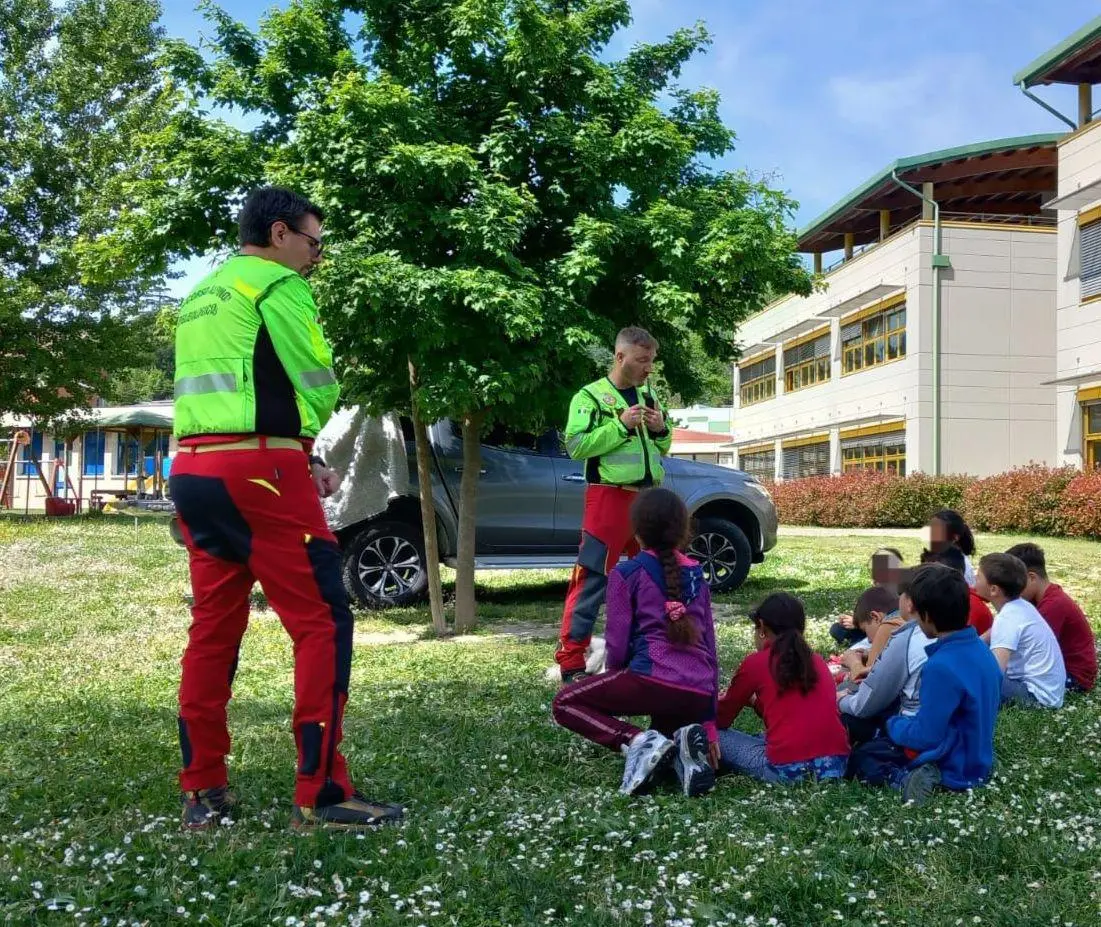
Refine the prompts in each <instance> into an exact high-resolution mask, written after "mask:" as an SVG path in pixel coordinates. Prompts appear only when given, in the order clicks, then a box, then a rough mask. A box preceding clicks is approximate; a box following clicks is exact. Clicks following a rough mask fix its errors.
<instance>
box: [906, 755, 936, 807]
mask: <svg viewBox="0 0 1101 927" xmlns="http://www.w3.org/2000/svg"><path fill="white" fill-rule="evenodd" d="M938 785H940V767H939V766H937V765H936V764H935V763H925V764H924V765H922V766H919V767H918V768H917V769H915V770H913V771H912V772H910V773H909V774H908V775H907V776H906V778H905V779H903V780H902V800H903V801H904V802H912V803H913V804H914V806H915V807H920V806H921V805H924V804H925V803H926V802H927V801H928V800H929V799H930V798H932V797H933V793H934V792H935V791H936V790H937V786H938Z"/></svg>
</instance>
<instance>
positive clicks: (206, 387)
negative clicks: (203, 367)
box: [173, 373, 237, 399]
mask: <svg viewBox="0 0 1101 927" xmlns="http://www.w3.org/2000/svg"><path fill="white" fill-rule="evenodd" d="M235 392H237V376H236V375H235V374H232V373H204V374H202V376H198V377H182V378H181V379H179V380H177V381H176V385H175V386H174V387H173V393H174V395H175V396H176V398H177V399H179V397H180V396H200V395H202V394H203V393H235Z"/></svg>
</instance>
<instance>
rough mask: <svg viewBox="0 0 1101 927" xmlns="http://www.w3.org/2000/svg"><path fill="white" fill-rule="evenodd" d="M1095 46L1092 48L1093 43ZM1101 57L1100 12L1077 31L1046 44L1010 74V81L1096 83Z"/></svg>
mask: <svg viewBox="0 0 1101 927" xmlns="http://www.w3.org/2000/svg"><path fill="white" fill-rule="evenodd" d="M1094 45H1096V46H1098V47H1097V48H1095V49H1092V48H1091V47H1092V46H1094ZM1099 58H1101V16H1098V17H1097V18H1096V19H1091V20H1090V21H1089V22H1088V23H1086V24H1085V25H1084V26H1083V27H1082V28H1081V29H1079V30H1078V31H1077V32H1075V33H1073V34H1071V35H1069V36H1067V37H1066V38H1065V39H1063V41H1062V42H1060V43H1059V44H1058V45H1056V46H1054V47H1053V48H1049V49H1048V50H1047V51H1046V52H1044V53H1043V54H1042V55H1040V57H1039V58H1037V59H1036V60H1035V61H1033V62H1032V63H1031V64H1029V65H1027V66H1026V67H1024V68H1022V69H1021V70H1020V71H1018V72H1017V73H1016V74H1014V75H1013V83H1015V84H1018V85H1020V84H1024V86H1025V87H1035V86H1036V85H1037V84H1079V83H1086V84H1092V83H1096V76H1097V73H1098V61H1097V59H1099Z"/></svg>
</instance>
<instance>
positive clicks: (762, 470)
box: [738, 448, 776, 480]
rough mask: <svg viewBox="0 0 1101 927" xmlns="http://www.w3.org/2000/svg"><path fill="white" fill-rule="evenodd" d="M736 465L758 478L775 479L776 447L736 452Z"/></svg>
mask: <svg viewBox="0 0 1101 927" xmlns="http://www.w3.org/2000/svg"><path fill="white" fill-rule="evenodd" d="M738 466H739V467H740V468H741V469H743V470H744V471H745V472H746V473H748V474H749V475H750V476H755V477H757V479H759V480H774V479H776V449H775V448H772V449H770V450H767V451H751V452H750V453H748V454H746V453H740V454H738Z"/></svg>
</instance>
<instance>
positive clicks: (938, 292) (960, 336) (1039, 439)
mask: <svg viewBox="0 0 1101 927" xmlns="http://www.w3.org/2000/svg"><path fill="white" fill-rule="evenodd" d="M1098 82H1101V17H1098V18H1097V19H1095V20H1093V21H1092V22H1090V23H1088V24H1086V25H1085V26H1084V27H1083V28H1082V29H1080V30H1078V31H1077V32H1076V33H1074V34H1073V35H1071V36H1069V37H1068V38H1067V39H1066V40H1064V41H1063V42H1061V43H1059V45H1057V46H1056V47H1055V48H1053V49H1051V50H1049V51H1047V52H1045V53H1044V54H1042V55H1040V57H1038V58H1037V59H1036V60H1035V61H1033V62H1032V63H1031V64H1030V65H1028V66H1027V67H1026V68H1024V69H1023V70H1022V71H1020V72H1019V73H1018V74H1017V75H1015V77H1014V83H1015V84H1016V85H1017V86H1018V87H1019V88H1020V89H1021V91H1022V92H1023V93H1024V94H1025V95H1026V96H1028V97H1029V98H1030V99H1032V100H1033V101H1035V102H1036V103H1037V104H1038V105H1040V106H1042V107H1044V109H1046V110H1047V111H1048V112H1049V113H1051V115H1052V123H1053V124H1052V128H1053V130H1057V131H1053V132H1052V133H1050V134H1044V135H1033V136H1027V137H1021V138H1005V139H998V140H995V141H990V142H982V143H978V144H973V145H967V146H962V147H958V148H951V149H947V150H943V151H936V152H931V153H928V154H922V155H917V156H914V157H908V158H903V159H901V160H899V161H896V162H895V163H894V164H891V165H889V166H888V167H887V168H885V169H884V170H883V171H881V172H880V173H878V174H877V175H875V176H874V177H872V178H870V179H869V180H868V181H867V182H866V183H864V184H862V185H861V186H860V187H858V188H857V189H856V190H854V191H852V192H851V193H850V194H849V195H848V196H846V197H844V198H843V199H842V200H840V201H839V202H838V203H837V204H836V205H834V206H833V207H831V208H830V209H829V210H827V211H826V212H825V213H823V214H822V215H821V216H819V217H818V218H816V219H815V220H814V221H812V222H811V223H810V224H809V225H807V226H806V227H805V228H803V229H802V230H800V232H799V248H800V250H801V251H803V252H804V253H807V254H809V255H812V256H813V257H812V260H813V261H814V266H815V270H816V271H818V272H820V273H822V278H821V281H822V288H821V289H820V290H819V291H817V292H815V293H814V294H813V295H811V296H810V297H807V298H801V297H786V298H784V299H781V300H778V301H776V302H775V303H772V304H771V305H769V306H766V307H765V308H764V309H762V310H761V311H760V312H759V313H757V314H756V315H755V316H753V317H752V318H751V319H749V320H748V321H747V322H746V324H745V325H743V327H742V329H741V330H740V332H739V336H740V339H741V343H742V346H743V354H742V358H741V360H740V362H739V364H738V367H737V370H736V372H735V381H734V404H735V408H734V410H733V419H734V426H733V429H732V432H733V443H734V445H735V447H736V452H737V456H736V462H737V465H738V466H740V467H741V468H743V469H745V470H748V471H750V472H752V473H755V474H757V475H759V476H761V477H762V478H777V479H784V478H794V477H801V476H811V475H825V474H836V473H842V472H844V471H846V470H850V469H854V468H873V469H877V470H884V471H889V472H897V473H907V472H913V471H922V472H926V473H969V474H973V475H977V476H984V475H988V474H991V473H997V472H1000V471H1003V470H1007V469H1009V468H1011V467H1016V466H1022V465H1025V464H1028V463H1033V462H1035V463H1043V464H1051V465H1059V464H1072V465H1076V466H1081V467H1087V468H1091V469H1094V468H1097V467H1099V466H1101V122H1095V121H1094V116H1095V112H1094V108H1093V85H1094V84H1096V83H1098ZM1065 85H1070V86H1071V87H1073V88H1074V89H1073V92H1071V91H1069V90H1066V89H1062V90H1061V89H1060V88H1061V87H1065ZM1041 88H1052V89H1049V90H1046V91H1044V90H1042V89H1041ZM1060 93H1062V96H1059V94H1060ZM1075 98H1076V99H1075ZM1068 104H1069V105H1068ZM1068 111H1069V114H1068ZM835 253H836V254H840V255H841V257H840V260H838V261H837V262H836V263H835V264H833V265H832V266H829V267H825V268H824V267H823V259H824V255H828V254H835Z"/></svg>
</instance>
